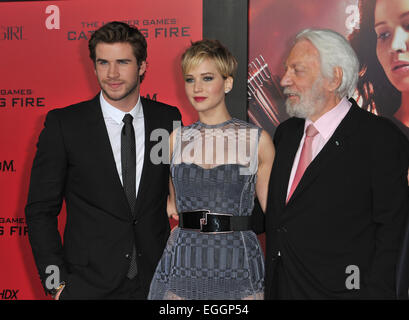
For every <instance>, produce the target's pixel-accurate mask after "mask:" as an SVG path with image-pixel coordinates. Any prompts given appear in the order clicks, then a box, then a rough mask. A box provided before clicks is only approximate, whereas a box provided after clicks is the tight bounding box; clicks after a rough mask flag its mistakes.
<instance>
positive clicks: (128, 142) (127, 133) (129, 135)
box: [121, 113, 137, 279]
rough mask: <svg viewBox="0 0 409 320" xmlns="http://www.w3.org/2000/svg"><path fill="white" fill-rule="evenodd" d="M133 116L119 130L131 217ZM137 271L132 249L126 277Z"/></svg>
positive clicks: (133, 201)
mask: <svg viewBox="0 0 409 320" xmlns="http://www.w3.org/2000/svg"><path fill="white" fill-rule="evenodd" d="M132 120H133V117H132V116H131V115H130V114H129V113H127V114H126V115H125V116H124V118H123V119H122V121H123V122H124V126H123V128H122V132H121V164H122V185H123V187H124V191H125V195H126V198H127V199H128V203H129V207H130V208H131V212H132V218H133V219H134V215H135V212H134V211H135V203H136V183H135V179H136V152H135V131H134V128H133V125H132ZM136 273H137V268H136V250H135V246H134V247H133V250H132V257H131V265H130V267H129V271H128V275H127V276H128V278H130V279H132V278H134V277H135V275H136Z"/></svg>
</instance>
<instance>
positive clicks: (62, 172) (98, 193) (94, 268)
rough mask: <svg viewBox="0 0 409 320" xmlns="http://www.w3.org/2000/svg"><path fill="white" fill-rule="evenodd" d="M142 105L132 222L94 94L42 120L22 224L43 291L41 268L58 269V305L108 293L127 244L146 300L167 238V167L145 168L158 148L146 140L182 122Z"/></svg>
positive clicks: (159, 107) (125, 261)
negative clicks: (61, 283)
mask: <svg viewBox="0 0 409 320" xmlns="http://www.w3.org/2000/svg"><path fill="white" fill-rule="evenodd" d="M141 102H142V106H143V113H144V119H145V155H144V164H143V171H142V176H141V181H140V186H139V190H138V195H137V202H136V206H135V212H136V219H135V220H133V219H132V214H131V210H130V207H129V205H128V202H127V199H126V196H125V193H124V190H123V187H122V184H121V181H120V178H119V176H118V173H117V169H116V165H115V160H114V157H113V153H112V149H111V145H110V142H109V137H108V132H107V129H106V126H105V122H104V119H103V115H102V110H101V106H100V102H99V95H97V96H96V97H95V98H94V99H92V100H90V101H85V102H82V103H79V104H76V105H72V106H69V107H66V108H61V109H56V110H52V111H50V112H49V113H48V114H47V118H46V121H45V128H44V129H43V131H42V132H41V134H40V137H39V142H38V145H37V147H38V149H37V153H36V156H35V159H34V163H33V168H32V171H31V181H30V189H29V195H28V202H27V206H26V219H27V225H28V235H29V240H30V243H31V246H32V250H33V255H34V258H35V261H36V265H37V268H38V271H39V274H40V278H41V279H42V280H43V284H45V280H46V277H47V276H48V275H49V274H47V273H46V268H47V266H49V265H56V266H58V267H59V269H60V273H61V274H60V276H61V280H65V281H66V283H67V286H66V288H65V289H64V291H63V295H64V297H65V298H76V299H82V298H84V299H85V298H87V299H100V298H104V297H105V296H107V295H109V294H111V293H112V291H113V290H114V289H116V288H117V287H118V286H119V285H120V283H121V282H122V281H123V280H124V279H125V277H126V274H127V271H128V269H129V265H130V256H131V253H132V248H133V246H134V245H135V246H136V251H137V267H138V274H139V277H140V279H141V280H142V283H143V289H144V291H145V292H146V294H147V292H148V290H149V285H150V281H151V278H152V275H153V272H154V270H155V268H156V265H157V263H158V261H159V259H160V257H161V255H162V252H163V249H164V246H165V244H166V241H167V238H168V236H169V232H170V226H169V220H168V217H167V214H166V199H167V195H168V181H169V180H168V179H169V165H168V164H163V163H162V164H157V165H154V164H153V163H152V162H151V160H150V153H151V150H152V147H153V146H154V145H155V144H157V142H156V141H151V138H150V136H151V132H152V131H153V130H155V129H158V128H162V129H165V130H167V132H169V133H170V132H172V130H173V121H176V120H180V119H181V116H180V113H179V111H178V110H177V108H174V107H170V106H167V105H164V104H161V103H158V102H154V101H150V100H147V99H143V98H141ZM165 139H166V138H165ZM165 142H167V141H165ZM165 144H166V143H165ZM164 152H167V151H166V150H165V151H164ZM63 199H64V200H65V203H66V212H67V220H66V226H65V231H64V241H63V243H62V242H61V238H60V234H59V232H58V230H57V216H58V215H59V213H60V210H61V206H62V203H63Z"/></svg>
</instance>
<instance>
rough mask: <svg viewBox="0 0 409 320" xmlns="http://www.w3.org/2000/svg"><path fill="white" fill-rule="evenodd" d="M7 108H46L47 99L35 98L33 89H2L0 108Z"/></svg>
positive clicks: (0, 90)
mask: <svg viewBox="0 0 409 320" xmlns="http://www.w3.org/2000/svg"><path fill="white" fill-rule="evenodd" d="M1 96H4V97H1ZM6 107H11V108H18V107H19V108H29V107H45V98H44V97H36V96H33V90H31V89H0V108H6Z"/></svg>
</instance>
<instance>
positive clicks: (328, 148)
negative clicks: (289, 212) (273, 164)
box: [287, 102, 359, 205]
mask: <svg viewBox="0 0 409 320" xmlns="http://www.w3.org/2000/svg"><path fill="white" fill-rule="evenodd" d="M358 112H359V107H358V106H357V105H356V103H355V102H353V105H352V106H351V109H350V110H349V111H348V113H347V115H346V116H345V118H344V119H343V120H342V121H341V123H340V124H339V126H338V127H337V129H336V130H335V132H334V134H333V135H332V137H331V138H330V139H329V140H328V142H327V143H326V144H325V146H324V147H323V148H322V150H321V151H320V152H319V153H318V155H317V156H316V157H315V159H314V160H313V161H312V162H311V164H310V165H309V166H308V168H307V169H306V170H305V172H304V175H303V176H302V178H301V180H300V182H299V184H298V186H297V188H296V189H295V190H294V193H293V195H292V196H291V198H290V200H289V202H288V204H287V205H291V203H293V202H294V201H296V199H297V197H299V196H300V194H302V193H303V192H304V191H305V190H306V189H307V188H308V187H309V186H310V185H311V184H312V183H313V182H314V181H315V179H316V178H317V177H318V176H319V175H320V174H321V173H323V172H325V168H326V167H327V166H328V165H331V163H332V162H331V160H332V159H334V158H336V157H340V156H341V155H342V153H343V152H344V151H345V150H346V147H347V143H348V138H349V135H350V134H351V132H352V131H353V130H355V129H356V128H357V126H358V125H359V121H358V119H359V117H358V116H357V113H358ZM333 170H336V168H333ZM288 177H289V175H288V176H287V178H288Z"/></svg>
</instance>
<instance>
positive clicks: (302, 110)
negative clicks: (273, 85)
mask: <svg viewBox="0 0 409 320" xmlns="http://www.w3.org/2000/svg"><path fill="white" fill-rule="evenodd" d="M323 82H324V79H323V78H322V77H319V78H317V79H316V80H315V81H314V83H313V84H312V87H311V89H310V90H308V91H307V92H305V93H304V94H299V93H296V92H291V90H290V89H289V88H285V89H284V94H290V93H292V94H295V95H297V96H298V97H299V102H296V103H292V102H291V101H290V100H289V99H287V100H286V101H285V106H286V111H287V113H288V115H289V116H290V117H297V118H302V119H308V118H310V117H311V116H312V115H314V114H317V112H318V111H319V110H321V109H322V108H323V103H322V102H323V101H324V100H325V96H324V94H323V89H322V87H323Z"/></svg>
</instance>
